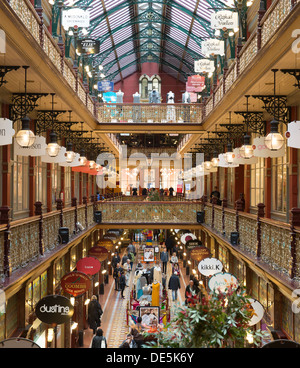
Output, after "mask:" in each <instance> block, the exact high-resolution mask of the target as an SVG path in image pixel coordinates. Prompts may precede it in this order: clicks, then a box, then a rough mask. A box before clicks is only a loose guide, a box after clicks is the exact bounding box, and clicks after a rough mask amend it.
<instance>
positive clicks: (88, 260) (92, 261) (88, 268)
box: [76, 257, 101, 275]
mask: <svg viewBox="0 0 300 368" xmlns="http://www.w3.org/2000/svg"><path fill="white" fill-rule="evenodd" d="M76 268H77V271H79V272H83V273H85V274H86V275H96V273H98V272H99V271H100V270H101V263H100V261H99V260H98V259H97V258H95V257H85V258H82V259H80V260H79V261H78V262H77V264H76Z"/></svg>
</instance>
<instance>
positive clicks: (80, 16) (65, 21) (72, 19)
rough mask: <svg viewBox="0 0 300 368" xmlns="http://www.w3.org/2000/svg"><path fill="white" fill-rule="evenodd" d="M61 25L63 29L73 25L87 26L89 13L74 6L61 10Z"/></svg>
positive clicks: (88, 24)
mask: <svg viewBox="0 0 300 368" xmlns="http://www.w3.org/2000/svg"><path fill="white" fill-rule="evenodd" d="M62 25H63V27H64V28H65V29H69V28H73V27H75V26H77V27H82V28H88V27H89V26H90V13H89V11H88V10H84V9H80V8H74V9H69V10H63V11H62Z"/></svg>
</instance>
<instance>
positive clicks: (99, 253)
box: [88, 247, 108, 262]
mask: <svg viewBox="0 0 300 368" xmlns="http://www.w3.org/2000/svg"><path fill="white" fill-rule="evenodd" d="M88 254H89V256H91V257H96V258H97V259H99V261H100V262H102V261H105V260H106V259H107V257H108V250H107V249H106V248H104V247H93V248H91V249H90V250H89V252H88Z"/></svg>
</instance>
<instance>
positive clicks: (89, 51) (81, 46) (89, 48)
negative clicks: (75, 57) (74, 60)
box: [77, 38, 100, 55]
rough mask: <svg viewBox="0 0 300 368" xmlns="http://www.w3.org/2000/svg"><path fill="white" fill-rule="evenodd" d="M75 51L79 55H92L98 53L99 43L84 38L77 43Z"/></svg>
mask: <svg viewBox="0 0 300 368" xmlns="http://www.w3.org/2000/svg"><path fill="white" fill-rule="evenodd" d="M77 49H78V52H80V54H83V55H93V54H99V52H100V41H98V40H94V39H92V38H84V39H82V40H78V41H77Z"/></svg>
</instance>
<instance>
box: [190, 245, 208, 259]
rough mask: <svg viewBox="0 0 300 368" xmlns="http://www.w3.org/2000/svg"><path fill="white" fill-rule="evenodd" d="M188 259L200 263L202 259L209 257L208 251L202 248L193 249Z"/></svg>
mask: <svg viewBox="0 0 300 368" xmlns="http://www.w3.org/2000/svg"><path fill="white" fill-rule="evenodd" d="M190 257H191V258H192V259H193V260H194V261H197V262H201V261H202V259H204V258H208V257H210V250H209V249H208V248H206V247H204V246H200V247H195V248H193V249H192V250H191V252H190Z"/></svg>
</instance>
